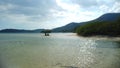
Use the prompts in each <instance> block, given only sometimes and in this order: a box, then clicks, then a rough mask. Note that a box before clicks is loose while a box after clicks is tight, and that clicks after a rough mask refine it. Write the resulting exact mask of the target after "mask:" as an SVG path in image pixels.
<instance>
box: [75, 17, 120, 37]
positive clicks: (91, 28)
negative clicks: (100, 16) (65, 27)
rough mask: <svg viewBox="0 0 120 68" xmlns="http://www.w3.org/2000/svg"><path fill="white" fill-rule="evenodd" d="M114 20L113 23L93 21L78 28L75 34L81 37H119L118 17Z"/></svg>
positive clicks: (119, 18) (119, 21) (119, 22)
mask: <svg viewBox="0 0 120 68" xmlns="http://www.w3.org/2000/svg"><path fill="white" fill-rule="evenodd" d="M114 19H115V18H114ZM116 19H117V20H115V21H93V22H90V23H88V24H85V25H83V26H80V27H78V28H77V29H76V32H77V34H78V35H81V36H95V35H104V36H120V16H119V17H118V18H116Z"/></svg>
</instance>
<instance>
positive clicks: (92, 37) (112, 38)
mask: <svg viewBox="0 0 120 68" xmlns="http://www.w3.org/2000/svg"><path fill="white" fill-rule="evenodd" d="M68 36H78V37H80V38H87V39H94V40H109V41H119V42H120V37H110V36H102V35H101V36H90V37H84V36H79V35H77V34H76V33H73V34H70V35H68Z"/></svg>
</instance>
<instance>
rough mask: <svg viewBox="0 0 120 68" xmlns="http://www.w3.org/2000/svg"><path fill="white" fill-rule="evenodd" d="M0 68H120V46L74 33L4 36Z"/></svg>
mask: <svg viewBox="0 0 120 68" xmlns="http://www.w3.org/2000/svg"><path fill="white" fill-rule="evenodd" d="M0 68H120V44H118V43H116V42H113V41H109V40H103V39H92V38H83V37H78V36H76V35H75V34H74V33H52V34H51V35H50V36H44V34H0Z"/></svg>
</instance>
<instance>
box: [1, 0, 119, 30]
mask: <svg viewBox="0 0 120 68" xmlns="http://www.w3.org/2000/svg"><path fill="white" fill-rule="evenodd" d="M119 7H120V0H94V1H93V0H0V28H9V27H12V28H31V29H32V28H40V27H42V28H53V27H58V26H61V25H65V24H68V23H69V22H83V21H89V20H92V19H95V18H97V17H99V16H100V15H102V14H105V13H108V12H120V8H119Z"/></svg>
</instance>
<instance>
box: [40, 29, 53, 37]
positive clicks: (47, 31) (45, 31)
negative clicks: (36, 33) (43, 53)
mask: <svg viewBox="0 0 120 68" xmlns="http://www.w3.org/2000/svg"><path fill="white" fill-rule="evenodd" d="M42 33H45V36H49V33H51V30H49V29H45V30H43V31H42Z"/></svg>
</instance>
